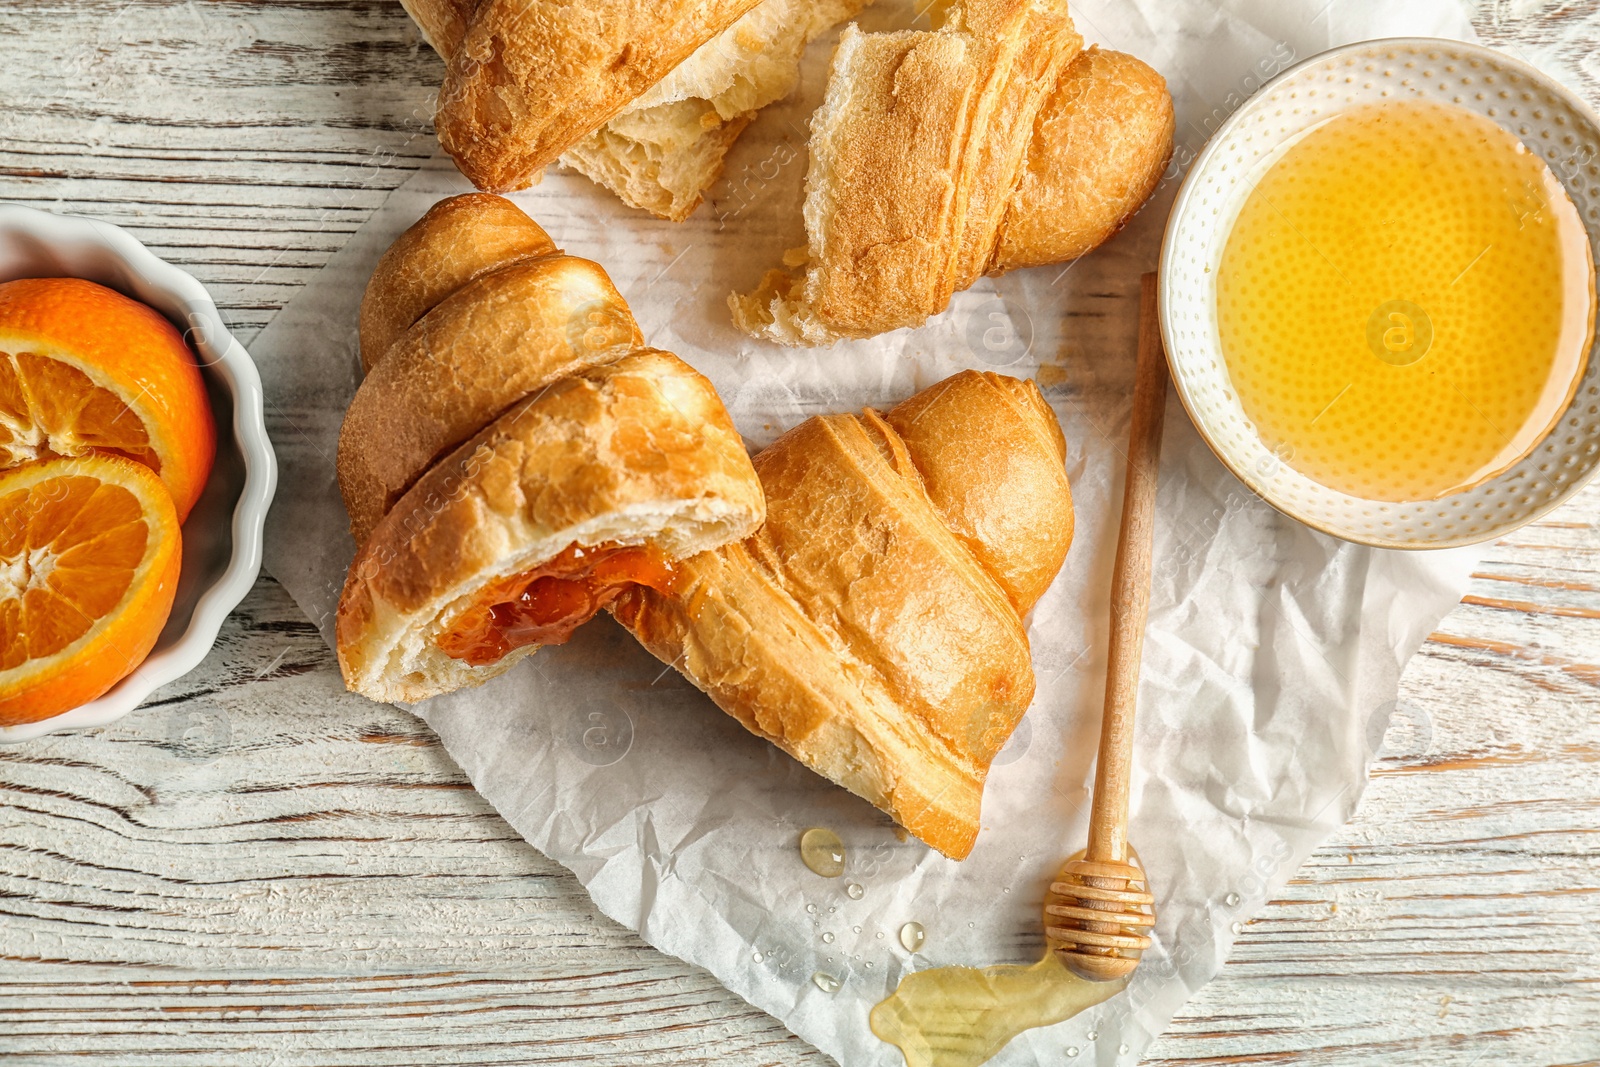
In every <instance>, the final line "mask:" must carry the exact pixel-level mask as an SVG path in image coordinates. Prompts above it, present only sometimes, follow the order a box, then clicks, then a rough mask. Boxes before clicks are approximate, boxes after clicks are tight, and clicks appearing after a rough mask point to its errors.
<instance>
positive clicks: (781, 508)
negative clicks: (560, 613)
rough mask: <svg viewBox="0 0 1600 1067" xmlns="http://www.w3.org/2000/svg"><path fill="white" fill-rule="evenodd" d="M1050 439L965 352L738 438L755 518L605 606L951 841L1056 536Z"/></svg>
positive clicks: (1018, 707) (1025, 671)
mask: <svg viewBox="0 0 1600 1067" xmlns="http://www.w3.org/2000/svg"><path fill="white" fill-rule="evenodd" d="M1065 455H1066V446H1065V442H1064V441H1063V438H1062V434H1061V428H1060V425H1059V423H1058V422H1057V421H1056V419H1055V416H1054V414H1053V413H1052V412H1051V411H1050V408H1049V406H1048V405H1047V404H1046V403H1045V401H1044V398H1043V397H1042V396H1041V395H1040V394H1039V390H1038V388H1037V387H1036V386H1035V385H1034V384H1033V383H1032V382H1027V381H1019V380H1017V379H1015V378H1007V377H1002V376H1000V375H997V374H980V373H977V372H974V371H966V372H963V373H961V374H958V375H956V376H955V377H953V378H949V379H946V380H945V381H943V382H941V383H939V384H937V385H935V386H933V387H931V388H929V389H926V390H924V391H923V392H921V393H918V394H917V395H915V396H913V397H911V398H910V399H909V400H906V401H905V402H903V403H901V404H899V405H897V406H896V407H894V408H892V409H891V410H890V411H888V412H887V413H886V414H880V413H879V412H877V411H874V410H872V409H870V408H869V409H867V410H866V411H865V412H863V413H862V414H861V415H860V416H853V415H833V416H819V417H816V418H812V419H810V420H808V421H807V422H804V423H802V424H801V425H800V426H798V427H796V428H795V429H793V430H791V431H790V432H789V433H787V434H785V435H784V436H783V437H781V438H779V439H778V440H777V441H776V442H775V443H774V444H773V445H772V446H771V447H769V448H767V449H766V450H764V451H763V452H761V453H760V454H758V455H757V456H756V459H755V469H756V473H757V474H758V475H759V476H760V478H761V484H762V487H763V489H764V490H765V492H766V498H767V520H766V523H765V525H763V526H762V527H761V528H760V529H759V530H758V531H756V532H755V533H754V534H753V535H751V536H749V537H747V538H745V539H744V540H742V541H738V542H733V543H730V544H728V545H725V546H723V547H722V548H719V549H716V550H715V551H711V552H706V553H703V554H701V555H698V556H695V557H693V558H691V559H688V560H685V561H683V562H682V563H681V564H680V565H679V568H680V573H679V581H678V583H677V585H676V586H675V587H673V588H672V589H671V590H665V591H663V590H655V589H650V588H646V587H642V586H635V587H632V588H630V589H628V590H627V591H625V592H624V593H623V594H622V595H621V596H620V597H618V598H617V600H616V601H615V603H614V604H613V605H612V609H611V610H612V611H613V613H614V614H615V615H616V617H617V618H618V619H619V620H620V621H621V622H622V623H623V625H625V626H626V627H628V629H629V630H631V631H632V632H633V633H634V635H635V636H636V637H638V639H639V640H640V641H641V642H642V643H643V644H644V646H645V647H646V648H647V649H649V650H650V651H651V652H652V653H653V654H654V655H655V656H656V657H657V658H659V659H660V660H662V661H663V662H666V663H670V664H672V665H674V666H676V667H677V668H678V669H679V670H681V671H682V672H683V674H684V675H685V676H686V677H687V678H688V679H689V680H690V681H691V682H693V683H694V684H695V685H696V686H698V687H699V688H700V689H702V690H704V691H705V692H706V693H708V694H709V695H710V696H711V698H712V699H713V700H714V701H715V702H716V703H717V704H718V705H719V706H720V707H721V708H722V709H723V710H724V711H726V712H728V713H729V714H730V715H732V716H733V717H734V718H736V719H738V720H739V722H741V723H742V724H744V726H745V727H746V728H747V729H749V730H750V731H751V732H752V733H755V734H757V735H759V736H761V737H764V738H766V739H768V740H770V741H772V742H773V743H774V744H776V745H777V746H778V747H780V748H782V749H783V750H784V751H785V752H788V753H789V754H790V755H792V756H794V757H795V758H796V759H799V760H800V761H802V762H803V763H805V764H806V765H807V766H809V767H810V768H811V769H812V770H815V771H817V772H818V773H820V774H823V775H825V776H827V777H828V778H830V779H832V780H833V781H835V782H837V783H838V784H840V785H842V786H844V787H845V788H847V789H849V790H850V791H851V792H853V793H856V794H857V795H859V796H862V797H864V798H866V799H867V800H869V801H871V802H872V803H873V804H875V805H877V806H878V807H879V808H881V809H883V810H884V811H885V812H887V813H888V814H889V815H891V816H892V817H893V818H894V819H895V820H896V821H897V822H898V823H900V825H902V826H904V827H905V828H906V829H907V830H909V831H911V833H913V834H915V835H916V836H917V837H919V838H921V839H922V840H923V841H925V842H927V843H928V844H929V845H931V846H933V847H934V848H936V849H938V850H939V851H940V852H942V853H944V854H945V855H947V856H950V857H952V858H955V859H961V858H964V857H965V856H966V855H967V854H968V853H969V852H970V851H971V850H972V846H973V843H974V841H975V840H976V838H977V834H978V816H979V806H980V802H981V799H982V793H983V784H984V780H985V778H986V776H987V774H988V769H989V765H990V762H991V761H992V760H993V758H994V756H995V753H997V752H998V751H999V750H1000V748H1001V746H1003V745H1004V744H1005V742H1006V739H1007V738H1008V737H1009V736H1010V735H1011V731H1012V730H1013V729H1014V728H1015V726H1016V725H1017V722H1018V721H1019V720H1020V719H1021V717H1022V715H1023V712H1025V711H1026V710H1027V708H1028V704H1029V703H1030V702H1031V700H1032V699H1033V691H1034V676H1033V669H1032V663H1031V659H1030V651H1029V647H1028V638H1027V632H1026V630H1025V628H1024V625H1023V617H1024V616H1025V615H1026V614H1027V613H1028V611H1029V610H1030V609H1031V608H1032V607H1033V604H1034V602H1035V601H1037V600H1038V599H1039V597H1040V596H1041V595H1042V594H1043V593H1044V591H1045V589H1046V588H1047V587H1048V586H1049V584H1050V583H1051V581H1052V580H1053V579H1054V578H1055V576H1056V574H1057V572H1058V571H1059V570H1060V568H1061V565H1062V562H1063V560H1064V559H1065V557H1066V553H1067V549H1068V547H1069V545H1070V544H1071V542H1072V531H1073V514H1072V495H1071V490H1070V487H1069V486H1068V483H1067V476H1066V471H1065V468H1064V460H1065Z"/></svg>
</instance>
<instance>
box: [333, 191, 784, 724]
mask: <svg viewBox="0 0 1600 1067" xmlns="http://www.w3.org/2000/svg"><path fill="white" fill-rule="evenodd" d="M361 343H362V362H363V364H364V365H365V366H366V367H367V375H366V378H365V379H364V380H363V382H362V384H361V386H360V388H359V389H358V390H357V392H356V396H355V399H354V400H353V401H352V402H351V404H350V408H349V411H348V412H347V413H346V416H345V421H344V425H343V427H342V429H341V432H340V438H339V457H338V471H339V484H340V489H341V491H342V493H343V495H344V499H345V505H346V509H347V510H348V511H349V513H350V521H351V532H352V533H353V534H354V536H355V539H356V543H357V544H358V545H359V546H360V548H359V551H358V552H357V554H356V558H355V561H354V562H353V563H352V564H351V566H350V571H349V574H348V576H347V578H346V581H345V586H344V591H343V594H342V595H341V597H340V600H339V613H338V620H337V633H336V636H337V647H338V654H339V665H340V667H341V669H342V670H343V672H344V677H345V682H346V684H347V685H348V686H349V687H350V688H351V689H353V690H355V691H356V692H359V693H362V694H364V695H365V696H368V697H371V698H372V699H374V700H404V701H415V700H422V699H424V698H426V697H430V696H435V695H437V694H439V693H444V692H448V691H450V690H453V689H459V688H462V687H464V686H469V685H478V684H481V683H482V682H485V681H487V680H489V679H490V678H493V677H495V676H496V675H499V674H501V673H503V672H505V671H506V670H508V669H510V668H511V666H512V665H513V664H515V663H516V662H517V661H518V660H519V659H521V658H522V657H524V656H526V655H527V654H529V653H530V652H532V651H533V650H534V649H535V648H537V647H538V646H539V645H541V644H555V643H560V642H562V641H565V640H566V639H567V637H568V636H569V635H570V634H571V633H572V631H573V630H574V629H575V628H576V627H577V626H579V625H581V624H582V623H583V622H585V621H587V620H588V619H589V618H591V617H592V616H593V615H594V614H595V613H596V612H597V611H599V610H601V609H602V608H604V607H605V606H606V605H607V604H608V603H609V602H610V601H611V600H612V599H613V598H614V597H616V596H617V595H618V594H619V593H620V592H621V591H623V590H624V589H626V588H628V587H629V586H630V585H635V584H644V585H649V586H651V587H652V588H656V589H660V590H663V591H666V590H670V589H671V588H673V587H674V583H675V580H676V577H675V576H676V567H677V561H679V560H681V559H683V558H684V557H686V556H690V555H693V554H695V553H697V552H702V551H705V550H707V549H711V548H716V547H717V546H719V545H722V544H724V543H726V542H728V541H730V540H735V539H737V538H739V537H743V536H745V535H747V534H749V533H751V532H752V531H754V530H755V528H756V527H757V526H759V525H760V524H761V520H762V516H763V514H764V504H763V500H762V495H761V486H760V483H759V482H758V481H757V479H756V476H755V471H754V470H753V469H752V467H751V464H750V459H749V457H748V455H747V454H746V452H745V449H744V444H743V442H742V441H741V440H740V438H739V435H738V433H737V432H736V431H735V430H734V428H733V423H732V421H731V420H730V419H729V417H728V413H727V411H726V409H725V408H724V407H723V406H722V401H721V399H719V398H718V396H717V394H716V391H715V390H714V389H713V388H712V387H711V383H710V382H708V381H706V379H705V378H703V377H702V376H701V375H700V374H698V373H696V372H695V371H694V369H693V368H691V367H689V366H688V365H687V364H685V363H684V362H683V361H682V360H680V359H678V357H676V356H674V355H672V354H670V353H667V352H660V351H657V350H655V349H651V348H645V347H643V346H642V345H641V344H640V338H639V330H638V327H637V326H636V325H635V324H634V321H633V316H632V315H631V314H630V313H629V311H628V307H627V304H626V303H625V302H624V301H623V300H622V297H621V296H620V295H619V294H618V293H617V291H616V289H615V288H613V287H612V285H611V282H610V279H608V278H607V277H606V274H605V272H604V271H603V270H601V269H600V267H599V266H598V265H596V264H594V263H591V262H589V261H587V260H582V259H577V258H574V257H571V256H566V255H563V254H562V253H560V252H559V251H557V250H556V248H555V246H554V244H553V243H552V242H551V241H550V239H549V237H548V236H547V235H546V234H545V233H544V231H543V230H542V229H540V228H539V227H538V226H537V225H536V224H535V223H534V222H533V221H532V220H531V219H529V218H528V217H527V216H526V215H524V214H523V213H522V212H521V211H520V210H519V209H518V208H517V207H516V206H515V205H513V204H512V203H510V202H509V201H507V200H504V199H502V198H500V197H497V196H489V195H486V194H469V195H467V196H460V197H454V198H452V199H449V200H445V201H442V202H441V203H439V204H437V205H435V206H434V208H433V209H432V210H430V211H429V212H428V214H427V215H425V216H424V217H423V218H422V219H421V220H420V221H419V222H418V223H417V224H416V225H414V226H413V227H412V228H411V229H410V230H408V231H407V232H406V233H405V234H403V235H402V236H401V237H400V238H399V239H398V240H396V241H395V243H394V245H393V246H391V248H390V249H389V251H388V252H387V253H386V254H385V255H384V257H383V259H382V260H380V262H379V264H378V267H377V269H376V271H375V272H374V273H373V276H372V280H371V282H370V283H369V284H368V287H367V293H366V296H365V298H364V300H363V304H362V312H361Z"/></svg>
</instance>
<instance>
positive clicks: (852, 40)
mask: <svg viewBox="0 0 1600 1067" xmlns="http://www.w3.org/2000/svg"><path fill="white" fill-rule="evenodd" d="M940 17H941V18H942V22H941V23H940V24H939V26H938V28H937V29H935V30H931V31H904V32H900V33H870V34H869V33H862V32H861V31H860V30H859V28H857V27H855V26H851V27H847V28H846V30H845V33H844V35H843V38H842V39H841V41H840V44H839V49H838V52H837V53H835V56H834V61H833V70H832V73H831V74H830V77H829V84H828V92H827V97H826V99H825V100H824V102H823V104H822V107H821V108H819V109H818V110H817V112H816V114H815V115H814V116H813V117H812V120H811V169H810V171H809V174H808V177H807V192H806V202H805V209H804V210H805V222H806V235H807V241H808V246H807V248H806V250H805V258H804V261H803V269H802V270H801V271H800V272H798V273H788V272H784V271H771V272H769V273H768V274H767V276H766V277H765V278H764V279H763V280H762V283H761V285H760V286H759V287H758V288H757V290H756V291H755V292H753V293H751V294H749V295H745V296H740V295H735V296H733V297H731V298H730V300H729V303H730V305H731V306H732V309H733V313H734V321H735V322H736V323H737V324H738V325H739V326H740V327H741V328H742V329H744V330H746V331H747V332H749V333H751V334H753V335H755V336H757V337H762V338H765V339H767V340H772V341H777V342H779V343H782V344H791V345H816V344H831V343H834V342H836V341H839V340H842V339H845V338H851V337H869V336H872V335H874V334H878V333H883V332H885V331H888V330H893V329H897V328H900V327H905V326H917V325H920V324H921V323H923V322H924V321H926V320H927V319H928V318H929V317H930V316H932V315H936V314H938V313H939V312H941V311H943V310H944V309H945V308H946V307H948V306H949V303H950V297H951V295H952V294H953V293H954V292H956V291H957V290H960V289H965V288H967V287H968V286H970V285H972V283H973V282H975V281H977V280H978V279H979V278H980V277H982V276H983V275H985V274H992V273H1000V272H1003V271H1006V270H1010V269H1012V268H1015V267H1023V266H1032V265H1037V264H1041V263H1050V262H1060V261H1062V260H1065V259H1070V258H1073V257H1075V256H1078V255H1082V254H1083V253H1084V252H1087V251H1088V250H1090V249H1091V248H1093V247H1095V246H1096V245H1098V244H1099V243H1100V242H1102V241H1104V240H1105V239H1106V238H1108V237H1110V236H1111V234H1113V233H1115V232H1116V231H1117V230H1118V229H1119V228H1120V227H1121V226H1122V225H1123V224H1124V223H1125V222H1126V221H1127V220H1128V219H1129V218H1130V217H1132V215H1133V213H1134V212H1135V211H1137V210H1138V208H1139V207H1140V206H1141V205H1142V204H1143V203H1144V202H1145V200H1146V199H1148V197H1149V196H1150V194H1151V193H1152V192H1153V191H1154V189H1155V187H1156V183H1157V182H1158V181H1159V179H1160V176H1161V174H1162V172H1163V171H1164V170H1165V169H1166V166H1167V162H1168V160H1169V158H1170V156H1171V152H1172V132H1173V111H1172V100H1171V97H1170V96H1169V95H1168V93H1167V90H1166V84H1165V82H1164V81H1163V80H1162V78H1161V76H1160V75H1159V74H1157V73H1156V72H1155V71H1153V70H1151V69H1150V68H1149V67H1147V66H1145V65H1144V64H1143V63H1141V62H1139V60H1137V59H1134V58H1133V57H1131V56H1127V55H1123V54H1121V53H1117V52H1104V51H1101V50H1099V49H1096V48H1091V49H1089V50H1087V51H1082V50H1081V48H1082V38H1080V37H1079V36H1078V34H1077V32H1076V31H1075V30H1074V29H1073V26H1072V22H1071V19H1069V18H1068V17H1067V12H1066V4H1065V3H1064V2H1063V0H955V2H954V3H951V4H948V5H946V6H945V7H944V9H943V11H942V14H941V15H940Z"/></svg>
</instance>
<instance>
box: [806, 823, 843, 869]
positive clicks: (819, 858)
mask: <svg viewBox="0 0 1600 1067" xmlns="http://www.w3.org/2000/svg"><path fill="white" fill-rule="evenodd" d="M800 861H801V862H802V863H804V864H805V865H806V866H807V867H809V868H811V872H812V873H813V874H820V875H821V876H822V877H824V878H837V877H839V876H840V875H841V874H843V873H844V842H843V841H841V840H839V835H838V834H836V833H834V832H833V831H832V830H829V829H827V828H826V827H822V826H813V827H812V828H811V829H809V830H807V831H806V832H805V833H803V834H801V835H800Z"/></svg>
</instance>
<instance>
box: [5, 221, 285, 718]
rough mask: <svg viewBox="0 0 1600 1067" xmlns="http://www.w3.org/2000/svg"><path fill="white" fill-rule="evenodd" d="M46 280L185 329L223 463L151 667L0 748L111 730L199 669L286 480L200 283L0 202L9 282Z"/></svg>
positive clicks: (118, 243)
mask: <svg viewBox="0 0 1600 1067" xmlns="http://www.w3.org/2000/svg"><path fill="white" fill-rule="evenodd" d="M46 277H74V278H87V279H88V280H90V281H93V282H99V283H100V284H101V285H105V286H108V287H110V288H112V289H116V290H117V291H119V292H121V293H123V294H125V295H127V296H130V297H133V298H134V299H136V300H142V301H143V302H144V303H146V304H149V305H150V306H151V307H153V308H155V309H156V310H157V311H160V312H161V313H162V314H164V315H165V316H166V317H167V318H169V319H171V320H172V322H173V324H174V325H175V326H177V327H178V329H179V330H181V331H183V333H184V336H185V337H186V338H187V339H188V340H189V342H190V344H191V345H193V347H194V349H195V352H196V353H197V354H198V355H199V357H200V363H201V370H202V372H203V375H204V378H205V384H206V391H207V393H208V394H209V395H210V397H211V406H212V410H213V411H214V412H215V414H216V419H217V461H216V465H215V467H214V468H213V470H212V472H211V480H210V481H209V482H208V483H207V484H206V490H205V492H204V494H202V496H201V497H200V501H199V503H198V504H196V505H195V507H194V510H193V511H192V512H190V514H189V518H188V521H187V522H185V523H184V526H183V575H182V577H181V578H180V579H179V581H178V592H177V598H176V600H175V601H174V603H173V607H172V615H171V617H170V618H169V619H168V620H167V625H166V628H165V629H163V630H162V631H161V636H160V638H159V639H158V640H157V641H156V646H155V648H154V649H153V650H152V651H151V652H150V655H149V656H148V657H147V658H146V659H145V661H144V663H143V664H142V665H140V667H139V669H138V670H136V671H135V672H134V673H133V674H131V675H129V676H128V677H127V678H124V679H123V680H122V681H121V682H119V683H118V684H117V685H116V687H115V688H113V689H112V690H111V691H110V692H109V693H107V694H106V695H105V696H103V697H101V698H100V699H98V700H95V701H92V702H90V703H88V704H84V705H83V706H81V707H78V708H74V709H73V710H72V711H69V712H67V713H66V714H64V715H57V716H56V717H55V718H52V719H46V720H44V721H43V722H36V723H28V724H25V725H22V726H10V727H0V742H5V741H23V740H27V739H28V738H32V737H38V736H40V735H41V734H47V733H52V732H54V731H56V730H69V729H77V728H82V727H88V726H104V725H106V724H107V723H110V722H114V721H115V720H117V719H120V718H122V717H123V716H124V715H126V714H128V712H130V711H132V710H133V709H134V708H136V707H138V706H139V704H141V703H143V702H144V700H145V698H147V697H148V696H149V695H150V694H151V693H152V692H154V691H155V689H156V688H157V687H159V686H162V685H165V684H166V683H168V682H171V681H173V680H175V679H177V678H181V677H182V676H183V675H185V674H188V673H189V672H190V671H191V670H193V669H194V668H195V666H196V665H197V664H199V662H200V661H201V660H202V659H204V658H205V655H206V653H207V652H209V651H210V650H211V646H212V645H213V644H215V643H216V640H217V631H218V630H219V629H220V628H221V627H222V620H223V619H225V618H226V617H227V615H228V613H229V612H230V611H232V610H233V609H234V608H235V607H237V606H238V604H239V601H240V600H242V599H243V598H244V595H245V593H247V592H248V591H249V590H250V586H251V585H252V584H253V583H254V582H255V580H256V575H257V574H258V573H259V572H260V570H261V531H262V526H263V524H264V523H265V522H266V518H267V507H268V505H269V504H271V503H272V494H273V490H274V489H275V488H276V487H277V481H278V466H277V461H276V460H275V458H274V457H273V453H272V446H271V444H270V443H269V442H268V440H267V428H266V421H265V418H264V416H263V411H262V394H261V376H260V375H259V374H257V373H256V365H255V364H254V363H252V362H251V360H250V355H249V353H247V352H246V351H245V350H244V347H243V346H242V345H240V344H239V342H237V341H235V340H234V339H233V337H232V336H230V335H229V333H228V330H227V327H225V326H224V325H223V324H222V318H221V316H220V315H218V314H217V306H216V304H214V303H213V302H212V300H211V297H210V296H209V295H208V294H207V293H206V291H205V288H204V287H203V286H202V285H201V284H200V283H199V282H197V281H195V279H194V278H193V277H191V276H190V275H188V274H187V273H185V272H184V271H181V270H179V269H178V268H177V267H174V266H172V265H171V264H170V263H165V262H163V261H162V260H160V259H158V258H157V257H156V255H155V254H154V253H153V252H151V251H150V250H149V249H148V248H146V247H145V246H144V245H142V244H140V243H139V242H138V241H137V240H135V239H134V238H133V236H132V235H131V234H129V233H128V232H127V231H125V230H122V229H120V228H119V227H116V226H113V225H111V224H109V223H105V222H97V221H95V220H94V219H86V218H78V217H74V216H67V215H52V214H50V213H48V212H44V211H35V210H33V209H32V208H25V207H15V206H10V205H0V281H9V280H11V279H13V278H46Z"/></svg>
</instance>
